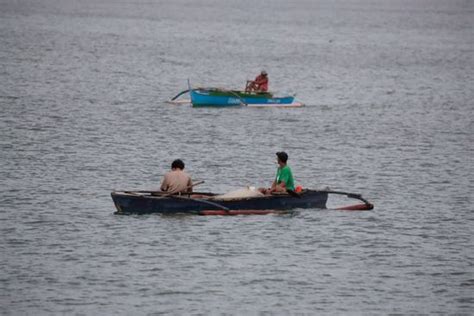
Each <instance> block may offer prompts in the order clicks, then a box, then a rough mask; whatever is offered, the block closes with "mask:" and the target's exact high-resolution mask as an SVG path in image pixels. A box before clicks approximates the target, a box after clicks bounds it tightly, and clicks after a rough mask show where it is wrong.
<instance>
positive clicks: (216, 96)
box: [190, 88, 303, 107]
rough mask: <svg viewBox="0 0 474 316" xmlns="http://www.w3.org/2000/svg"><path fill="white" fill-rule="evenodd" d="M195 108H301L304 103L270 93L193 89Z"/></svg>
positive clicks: (292, 97)
mask: <svg viewBox="0 0 474 316" xmlns="http://www.w3.org/2000/svg"><path fill="white" fill-rule="evenodd" d="M190 94H191V103H192V105H193V106H195V107H197V106H218V107H227V106H239V105H244V106H254V107H263V106H271V107H282V106H285V107H299V106H302V105H303V104H302V103H299V102H295V97H294V96H284V97H276V96H274V95H273V94H272V93H270V92H245V91H238V90H225V89H218V88H198V89H191V91H190Z"/></svg>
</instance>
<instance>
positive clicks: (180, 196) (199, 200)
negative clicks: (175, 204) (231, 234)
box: [169, 195, 230, 212]
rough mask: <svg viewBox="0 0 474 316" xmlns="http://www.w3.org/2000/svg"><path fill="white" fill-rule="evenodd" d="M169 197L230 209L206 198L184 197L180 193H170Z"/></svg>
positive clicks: (227, 210)
mask: <svg viewBox="0 0 474 316" xmlns="http://www.w3.org/2000/svg"><path fill="white" fill-rule="evenodd" d="M169 197H170V198H173V199H180V200H189V201H193V202H197V203H203V204H207V205H211V206H214V207H217V208H219V209H223V210H225V211H226V212H229V211H230V209H229V208H227V207H225V206H224V205H220V204H217V203H215V202H211V201H208V200H203V199H193V198H191V197H186V196H182V195H170V196H169Z"/></svg>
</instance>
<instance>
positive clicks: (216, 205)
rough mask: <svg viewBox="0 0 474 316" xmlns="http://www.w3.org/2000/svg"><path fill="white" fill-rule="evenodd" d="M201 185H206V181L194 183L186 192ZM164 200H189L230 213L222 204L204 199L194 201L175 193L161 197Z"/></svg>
mask: <svg viewBox="0 0 474 316" xmlns="http://www.w3.org/2000/svg"><path fill="white" fill-rule="evenodd" d="M201 183H204V180H203V181H199V182H196V183H193V184H192V185H190V186H188V187H187V188H186V190H188V189H190V188H192V187H193V186H196V185H198V184H201ZM161 197H162V198H164V197H169V198H173V199H181V200H189V201H194V202H198V203H204V204H208V205H212V206H215V207H217V208H221V209H223V210H225V211H226V212H229V211H230V209H229V208H227V207H225V206H223V205H220V204H217V203H215V202H211V201H208V200H203V199H193V198H192V197H189V196H188V197H186V196H182V195H176V194H174V193H168V194H163V195H161Z"/></svg>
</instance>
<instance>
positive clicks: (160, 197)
mask: <svg viewBox="0 0 474 316" xmlns="http://www.w3.org/2000/svg"><path fill="white" fill-rule="evenodd" d="M289 193H290V192H289ZM329 194H342V195H346V196H348V197H350V198H355V199H358V200H360V201H362V202H363V203H362V204H356V205H350V206H346V207H341V208H337V209H339V210H371V209H373V205H372V204H371V203H370V202H368V201H367V200H365V199H364V198H362V196H361V195H359V194H353V193H347V192H339V191H318V190H303V191H302V192H300V193H296V192H291V193H290V194H274V195H262V196H252V197H241V198H231V199H229V198H222V195H218V194H214V193H203V192H200V193H189V194H183V195H169V194H164V193H161V192H154V191H114V192H112V193H111V195H112V200H113V201H114V204H115V207H116V208H117V212H116V213H117V214H150V213H160V214H180V213H181V214H183V213H184V214H194V215H263V214H271V213H282V212H288V211H289V210H292V209H295V208H299V209H309V208H312V209H314V208H317V209H326V202H327V200H328V195H329Z"/></svg>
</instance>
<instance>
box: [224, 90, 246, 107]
mask: <svg viewBox="0 0 474 316" xmlns="http://www.w3.org/2000/svg"><path fill="white" fill-rule="evenodd" d="M223 91H225V92H229V93H230V94H232V95H234V96H236V97H237V98H238V99H239V100H240V103H242V104H243V105H245V106H248V104H247V103H246V102H245V101H244V99H242V97H241V96H240V95H238V94H237V93H235V92H234V91H232V90H224V89H223Z"/></svg>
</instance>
